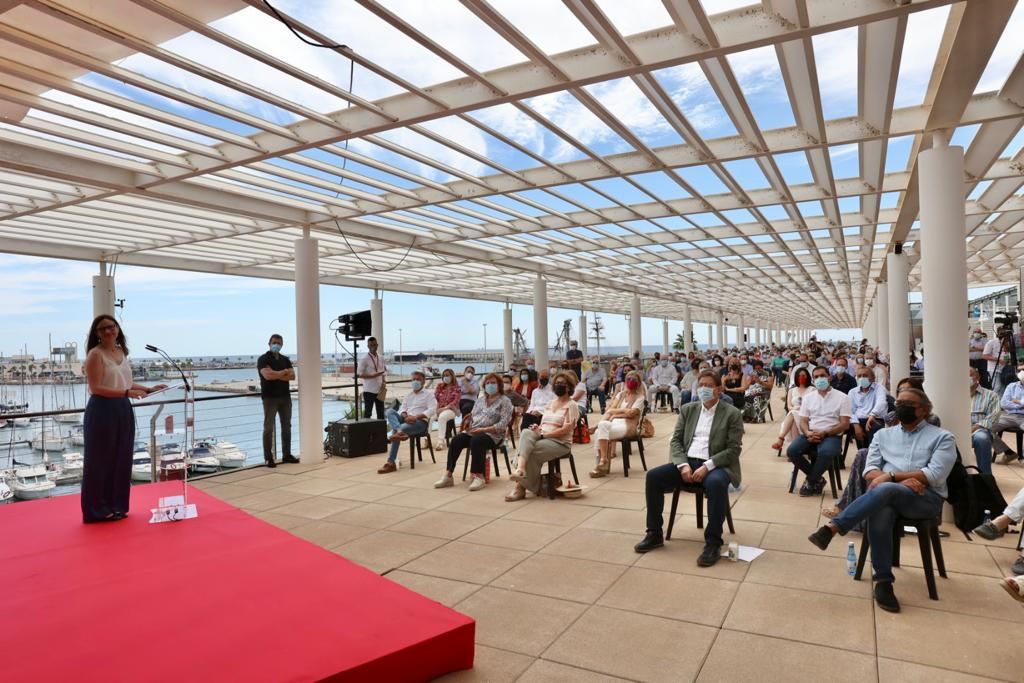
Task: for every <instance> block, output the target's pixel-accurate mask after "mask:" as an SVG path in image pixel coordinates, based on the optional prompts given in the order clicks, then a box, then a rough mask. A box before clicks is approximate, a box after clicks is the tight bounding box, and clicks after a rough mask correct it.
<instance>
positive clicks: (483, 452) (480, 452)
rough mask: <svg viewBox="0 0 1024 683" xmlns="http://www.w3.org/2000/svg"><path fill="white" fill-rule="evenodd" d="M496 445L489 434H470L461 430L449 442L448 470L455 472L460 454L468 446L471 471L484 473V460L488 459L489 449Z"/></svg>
mask: <svg viewBox="0 0 1024 683" xmlns="http://www.w3.org/2000/svg"><path fill="white" fill-rule="evenodd" d="M493 447H494V440H493V439H491V437H490V436H489V435H487V434H469V433H468V432H461V433H459V434H457V435H456V436H455V438H454V439H452V441H451V443H450V444H448V471H449V472H454V471H455V465H456V464H458V462H459V455H460V454H461V453H462V451H463V449H465V448H468V449H469V454H470V458H471V460H470V463H469V471H470V472H472V473H473V474H479V475H481V476H482V475H483V473H484V461H485V460H487V455H488V453H487V452H488V451H489V450H491V449H492V448H493Z"/></svg>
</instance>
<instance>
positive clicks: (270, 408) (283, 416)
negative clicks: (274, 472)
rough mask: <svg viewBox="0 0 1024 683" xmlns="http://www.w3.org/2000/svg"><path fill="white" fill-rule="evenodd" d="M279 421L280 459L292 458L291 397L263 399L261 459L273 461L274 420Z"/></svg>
mask: <svg viewBox="0 0 1024 683" xmlns="http://www.w3.org/2000/svg"><path fill="white" fill-rule="evenodd" d="M275 417H277V418H279V419H280V421H281V457H284V458H290V457H292V397H291V394H289V395H288V396H266V397H264V398H263V459H264V460H265V461H267V462H270V461H271V460H273V459H274V418H275Z"/></svg>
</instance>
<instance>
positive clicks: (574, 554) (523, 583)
mask: <svg viewBox="0 0 1024 683" xmlns="http://www.w3.org/2000/svg"><path fill="white" fill-rule="evenodd" d="M780 413H781V410H780V406H778V405H776V406H775V414H776V415H778V414H780ZM594 417H595V416H592V421H593V418H594ZM654 421H655V425H656V429H657V434H656V436H655V437H654V438H652V439H648V440H647V441H646V453H647V463H648V466H653V465H658V464H661V463H664V462H666V461H667V458H668V440H669V438H670V437H671V433H672V427H673V425H674V416H673V415H671V414H667V413H666V414H659V415H655V416H654ZM776 433H777V425H776V424H766V425H747V426H746V435H745V437H744V440H743V456H742V465H743V487H742V490H741V491H740V492H738V493H734V494H732V511H733V518H734V519H735V522H736V532H737V533H736V535H735V537H732V538H730V537H729V535H728V530H726V540H727V542H728V541H729V540H736V541H738V542H740V543H742V544H746V545H752V546H757V547H761V548H765V549H766V551H767V552H765V553H764V554H763V555H761V556H760V557H759V558H758V559H757V560H755V561H754V562H752V563H750V564H747V563H743V562H740V563H730V562H728V561H725V560H724V559H723V561H721V562H719V563H718V564H717V565H716V566H714V567H712V568H709V569H701V568H699V567H697V565H696V558H697V555H698V554H699V553H700V550H701V548H702V535H701V532H700V531H699V530H697V529H696V518H695V516H694V508H693V502H692V498H689V497H686V496H684V497H683V498H682V499H681V500H680V511H681V512H682V514H680V515H679V517H678V519H677V521H676V526H675V530H674V532H673V539H672V540H671V541H669V542H667V543H666V546H665V547H664V548H663V549H660V550H658V551H655V552H652V553H649V554H647V555H638V554H636V553H634V552H633V544H635V543H636V542H637V541H639V540H640V538H641V537H642V535H643V531H644V497H643V483H644V478H643V471H642V470H641V469H640V468H639V463H638V462H634V463H633V464H634V468H635V469H633V470H632V472H631V476H630V477H629V478H624V477H623V476H622V466H621V460H620V459H616V460H613V466H612V475H611V476H609V477H607V478H604V479H593V480H592V479H588V478H587V477H586V474H585V472H586V471H588V470H589V469H590V468H591V466H592V465H593V450H592V447H591V446H576V447H575V449H574V451H575V454H576V464H577V469H578V471H579V472H580V475H581V476H582V477H583V479H584V481H583V483H584V484H585V485H586V486H588V487H589V488H588V490H587V493H586V495H585V496H584V497H583V498H581V499H578V500H564V499H557V500H554V501H550V500H546V499H534V498H532V497H530V498H528V499H527V500H525V501H521V502H518V503H506V502H504V500H503V497H504V495H505V493H506V491H507V487H508V480H507V473H505V471H504V463H502V476H501V477H500V478H498V479H492V482H491V485H490V486H488V487H487V488H486V489H484V490H482V491H479V492H475V493H469V491H467V489H466V485H465V484H464V483H461V482H460V483H459V484H458V485H457V486H456V487H454V488H450V489H443V490H434V489H433V488H432V484H433V483H434V481H436V480H437V478H438V476H439V475H440V473H441V472H442V468H443V461H444V458H443V455H444V454H443V453H438V454H437V458H438V463H437V464H433V463H431V462H430V459H429V458H427V461H426V462H424V463H418V464H417V466H416V468H415V469H409V466H408V465H409V461H408V457H409V456H408V448H407V447H403V450H402V451H401V453H402V457H403V459H404V463H403V465H404V466H403V468H402V469H400V470H399V471H398V472H396V473H394V474H389V475H378V474H376V468H377V467H378V466H379V465H380V464H381V462H382V461H383V456H372V457H366V458H357V459H353V460H346V459H341V458H331V459H329V460H327V461H326V462H325V463H324V464H323V465H320V466H317V467H308V466H304V465H282V466H279V467H278V468H277V469H276V470H274V472H270V471H268V470H266V469H263V468H257V469H253V470H245V471H239V472H234V473H230V474H225V475H220V476H217V477H212V478H208V479H205V480H202V481H199V482H197V484H196V485H197V486H198V487H200V488H202V489H204V490H205V491H207V492H208V493H210V494H212V495H215V496H218V497H220V498H222V499H224V500H226V501H228V502H230V503H232V504H235V505H238V506H239V507H241V508H243V509H245V510H248V511H250V512H251V513H252V514H254V515H256V516H257V517H260V518H261V519H264V520H266V521H267V522H270V523H271V524H275V525H277V526H279V527H281V528H282V529H286V530H288V531H290V532H291V533H293V534H295V535H297V536H301V537H302V538H305V539H307V540H309V541H310V542H312V543H316V544H318V545H320V546H323V547H324V548H327V549H329V550H330V551H332V552H335V553H338V554H339V555H342V556H344V557H346V558H348V559H350V560H352V561H354V562H358V563H360V564H362V565H364V566H366V567H368V568H369V569H371V570H373V571H375V572H382V573H383V572H388V577H389V578H390V579H391V580H393V581H397V582H398V583H401V584H403V585H405V586H407V587H409V588H410V589H412V590H415V591H417V592H419V593H422V594H423V595H426V596H429V597H431V598H433V599H435V600H437V601H439V602H442V603H444V604H446V605H450V606H452V607H454V608H455V609H457V610H459V611H461V612H463V613H465V614H468V615H470V616H472V617H473V618H475V619H476V620H477V653H476V668H475V669H474V670H472V671H466V672H460V673H457V674H454V675H451V676H449V677H446V678H445V679H444V680H447V681H494V682H500V681H577V680H578V681H588V682H590V681H616V680H637V681H672V682H674V683H675V682H679V681H730V682H733V683H736V682H739V681H749V680H755V679H760V680H766V681H806V680H813V679H815V678H828V679H829V680H831V681H835V682H838V681H848V680H849V681H858V682H861V683H863V682H865V681H876V680H877V681H918V680H920V681H929V683H937V682H939V681H985V680H1001V681H1021V680H1024V648H1021V647H1020V645H1019V638H1018V637H1017V636H1019V634H1020V632H1021V629H1022V628H1024V608H1022V607H1021V605H1019V604H1018V603H1016V602H1014V601H1012V600H1011V599H1010V598H1009V597H1008V596H1007V595H1006V594H1005V593H1004V592H1003V591H1002V590H1001V589H1000V588H999V586H998V585H997V578H998V577H1000V576H1003V575H1005V574H1007V573H1008V569H1009V565H1010V564H1011V563H1012V562H1013V559H1014V557H1015V556H1016V553H1015V552H1014V550H1013V547H1014V545H1015V543H1016V540H1017V537H1016V535H1015V534H1014V535H1013V536H1012V537H1011V536H1006V537H1004V538H1002V539H999V540H998V541H995V542H992V543H989V542H986V541H983V540H981V539H975V540H974V542H967V541H966V539H965V538H964V536H963V535H962V534H960V533H959V532H958V531H957V530H956V529H955V528H954V527H953V526H952V524H949V525H947V529H949V530H951V535H950V536H949V538H946V539H943V549H944V552H945V558H946V566H947V569H948V572H949V578H948V579H945V580H943V579H937V580H938V582H939V583H938V589H939V598H940V599H939V601H937V602H936V601H932V600H929V599H928V594H927V591H926V588H925V582H924V577H923V574H922V571H921V569H920V564H921V562H920V554H919V552H918V550H917V545H916V540H915V539H913V538H912V537H911V538H908V539H906V540H905V541H904V548H903V552H902V556H903V560H904V566H903V567H902V568H900V569H897V570H896V575H897V583H896V591H897V595H898V597H899V598H900V600H901V602H902V604H903V612H902V613H901V614H889V613H886V612H883V611H880V610H878V609H877V608H876V607H875V606H874V604H873V601H872V599H871V586H870V582H869V581H861V582H855V581H853V580H851V579H850V578H849V577H848V576H847V574H846V561H845V559H844V557H845V552H846V543H845V542H843V541H842V540H840V541H839V542H836V543H833V546H832V548H830V549H829V551H828V552H825V553H823V552H819V551H818V550H817V549H816V548H815V547H813V546H812V545H811V544H810V543H809V542H808V541H807V535H808V534H809V533H810V532H811V531H813V530H814V529H815V528H817V526H818V525H819V524H821V523H822V518H821V516H820V511H821V507H822V505H827V504H828V503H830V502H831V494H830V493H829V492H828V491H827V489H826V493H825V495H824V496H823V497H822V498H799V497H798V496H796V495H791V494H788V493H787V492H786V488H787V486H788V482H789V474H790V471H791V468H790V466H789V465H788V464H787V463H786V462H785V460H784V459H782V458H778V457H776V454H775V452H774V451H772V450H771V449H770V447H769V444H770V443H771V442H772V441H773V440H774V438H775V435H776ZM852 457H853V454H852V452H851V454H850V457H849V459H850V460H851V461H852ZM633 460H634V461H636V460H637V458H635V457H634V458H633ZM995 470H996V476H997V478H998V480H999V483H1000V487H1001V489H1002V491H1003V494H1004V496H1005V497H1006V498H1008V499H1009V498H1010V497H1012V496H1013V495H1014V494H1015V493H1016V492H1017V491H1018V490H1019V489H1020V488H1021V487H1024V466H1020V465H1012V466H1003V465H997V466H996V467H995ZM667 507H668V506H667V505H666V509H667ZM847 539H853V540H854V541H855V542H856V543H857V544H858V548H859V545H860V536H859V535H858V534H851V535H850V536H848V537H847Z"/></svg>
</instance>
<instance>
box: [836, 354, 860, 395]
mask: <svg viewBox="0 0 1024 683" xmlns="http://www.w3.org/2000/svg"><path fill="white" fill-rule="evenodd" d="M848 365H849V363H848V362H847V360H846V358H845V357H844V358H839V359H837V360H836V363H835V365H834V366H832V367H833V370H834V374H833V375H832V388H833V389H838V390H839V391H841V392H843V393H844V394H849V393H850V392H851V391H853V390H854V389H856V388H857V380H856V379H854V377H853V376H852V375H850V374H849V372H847V370H848V369H849V368H848Z"/></svg>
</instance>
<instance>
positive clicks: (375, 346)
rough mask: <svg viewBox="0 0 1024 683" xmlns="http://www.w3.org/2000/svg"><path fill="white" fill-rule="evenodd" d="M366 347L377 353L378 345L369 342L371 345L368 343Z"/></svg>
mask: <svg viewBox="0 0 1024 683" xmlns="http://www.w3.org/2000/svg"><path fill="white" fill-rule="evenodd" d="M366 348H368V349H370V353H376V352H377V345H376V344H369V345H367V347H366Z"/></svg>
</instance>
